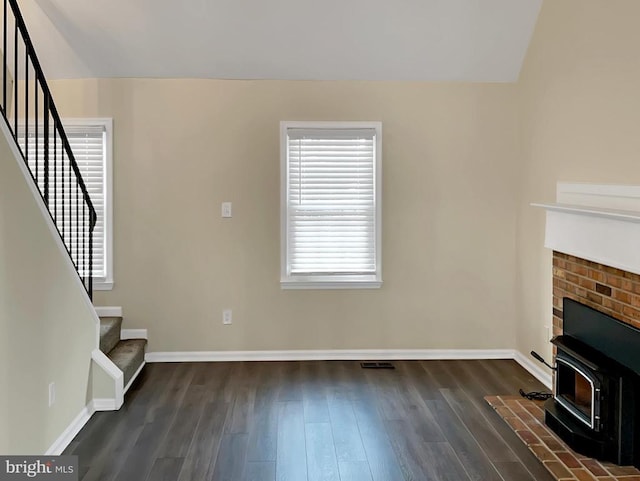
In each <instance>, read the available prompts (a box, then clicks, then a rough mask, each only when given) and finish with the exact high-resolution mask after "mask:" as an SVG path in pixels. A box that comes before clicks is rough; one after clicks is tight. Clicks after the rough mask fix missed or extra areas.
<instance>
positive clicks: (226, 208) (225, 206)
mask: <svg viewBox="0 0 640 481" xmlns="http://www.w3.org/2000/svg"><path fill="white" fill-rule="evenodd" d="M222 217H231V202H223V203H222Z"/></svg>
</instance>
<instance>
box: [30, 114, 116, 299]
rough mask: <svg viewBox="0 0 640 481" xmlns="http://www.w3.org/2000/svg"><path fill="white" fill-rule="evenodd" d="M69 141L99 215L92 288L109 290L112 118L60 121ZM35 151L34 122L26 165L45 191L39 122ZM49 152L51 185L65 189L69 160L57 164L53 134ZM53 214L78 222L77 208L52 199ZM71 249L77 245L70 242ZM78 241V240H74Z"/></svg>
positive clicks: (58, 152) (59, 154)
mask: <svg viewBox="0 0 640 481" xmlns="http://www.w3.org/2000/svg"><path fill="white" fill-rule="evenodd" d="M62 124H63V126H64V130H65V133H66V135H67V139H68V140H69V145H70V147H71V150H72V152H73V155H74V157H75V159H76V163H77V164H78V169H79V170H80V174H81V175H82V178H83V180H84V183H85V185H86V187H87V191H88V193H89V196H90V197H91V202H92V203H93V207H94V208H95V210H96V214H97V216H98V218H97V222H96V226H95V229H94V231H93V270H92V273H93V288H94V289H95V290H111V289H112V288H113V232H112V226H113V214H112V208H111V207H112V154H111V152H112V130H113V128H112V124H113V122H112V120H111V119H109V118H101V119H64V120H63V121H62ZM38 127H39V132H40V133H41V135H40V136H38V142H37V143H38V145H37V152H38V155H35V154H33V152H36V137H35V131H36V129H35V125H32V124H30V125H29V129H28V132H29V138H28V140H29V151H30V152H32V155H31V156H30V157H29V168H30V169H31V172H33V173H35V172H37V173H38V182H37V184H38V188H39V189H40V191H41V192H44V178H45V176H44V166H43V162H42V160H40V162H39V163H38V159H43V158H44V136H43V135H42V132H43V131H44V129H43V126H42V125H39V126H38ZM25 132H26V129H25V125H21V126H20V127H19V130H18V143H19V144H20V147H21V149H23V152H24V149H25ZM49 152H50V153H51V156H52V160H51V164H52V165H50V173H49V175H50V177H51V178H50V179H49V182H50V188H51V189H57V190H62V189H64V185H65V182H64V180H65V179H66V178H67V174H69V167H68V164H67V166H66V167H65V166H64V165H63V164H62V163H61V162H59V163H58V164H57V165H56V162H55V160H53V159H55V158H62V147H61V142H60V141H59V140H58V139H54V138H53V137H52V138H51V139H50V140H49ZM50 208H51V209H52V210H51V213H52V216H53V217H54V218H55V219H64V221H65V222H67V225H69V226H72V227H71V231H73V226H75V225H77V223H78V222H79V220H78V218H77V217H76V216H77V212H75V211H74V210H73V209H71V210H69V211H64V210H63V207H62V204H56V203H53V205H51V206H50ZM70 242H71V243H72V244H71V246H70V248H71V249H74V248H75V249H78V248H79V247H78V246H77V245H75V244H73V238H71V240H70ZM76 242H77V241H76Z"/></svg>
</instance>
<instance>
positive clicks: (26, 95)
mask: <svg viewBox="0 0 640 481" xmlns="http://www.w3.org/2000/svg"><path fill="white" fill-rule="evenodd" d="M16 103H17V100H16ZM24 160H25V162H26V163H27V165H29V46H28V45H27V43H26V42H25V44H24ZM35 178H36V185H38V168H37V167H36V175H35Z"/></svg>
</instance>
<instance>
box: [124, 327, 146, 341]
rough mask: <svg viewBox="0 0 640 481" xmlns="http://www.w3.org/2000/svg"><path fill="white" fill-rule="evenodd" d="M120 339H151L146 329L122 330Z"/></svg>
mask: <svg viewBox="0 0 640 481" xmlns="http://www.w3.org/2000/svg"><path fill="white" fill-rule="evenodd" d="M120 339H122V340H126V339H149V333H148V331H147V330H146V329H121V330H120Z"/></svg>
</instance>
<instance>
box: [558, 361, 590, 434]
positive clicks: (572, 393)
mask: <svg viewBox="0 0 640 481" xmlns="http://www.w3.org/2000/svg"><path fill="white" fill-rule="evenodd" d="M557 365H558V378H557V390H558V396H559V397H561V398H562V399H564V400H565V401H566V402H567V403H568V404H569V405H570V406H572V407H573V408H574V411H575V410H577V412H574V414H577V415H578V416H580V417H581V418H583V419H584V420H585V421H588V422H589V423H590V422H591V410H592V409H593V406H592V404H591V400H592V390H593V388H592V385H591V383H590V382H589V380H588V379H587V378H586V377H585V376H584V375H583V374H582V373H581V372H580V371H577V370H576V369H574V368H573V367H572V366H569V365H567V364H565V363H562V362H558V364H557Z"/></svg>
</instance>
